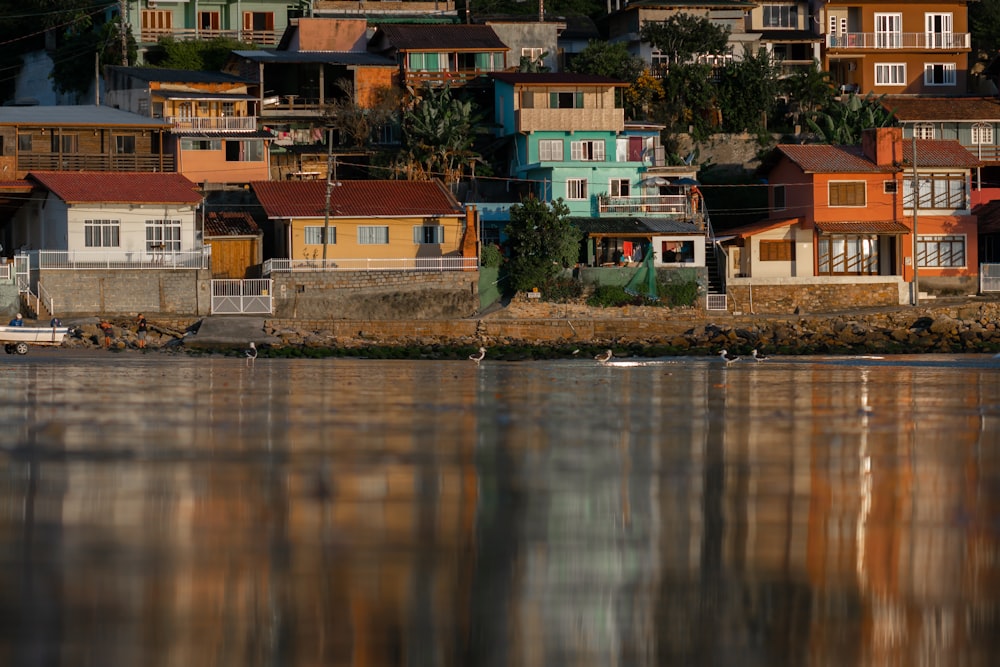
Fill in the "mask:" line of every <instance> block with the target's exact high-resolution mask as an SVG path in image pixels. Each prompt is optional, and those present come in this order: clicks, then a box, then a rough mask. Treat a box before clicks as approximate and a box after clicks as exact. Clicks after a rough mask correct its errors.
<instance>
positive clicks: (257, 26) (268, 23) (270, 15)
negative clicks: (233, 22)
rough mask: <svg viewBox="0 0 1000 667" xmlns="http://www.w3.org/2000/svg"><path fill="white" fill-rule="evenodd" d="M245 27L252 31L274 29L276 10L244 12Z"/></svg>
mask: <svg viewBox="0 0 1000 667" xmlns="http://www.w3.org/2000/svg"><path fill="white" fill-rule="evenodd" d="M243 29H244V30H249V31H251V32H263V31H273V30H274V12H243Z"/></svg>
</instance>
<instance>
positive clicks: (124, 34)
mask: <svg viewBox="0 0 1000 667" xmlns="http://www.w3.org/2000/svg"><path fill="white" fill-rule="evenodd" d="M127 16H128V5H127V4H126V2H125V0H118V19H119V22H118V32H119V33H121V41H122V44H121V46H122V67H128V31H127V26H128V21H126V20H125V19H126V17H127Z"/></svg>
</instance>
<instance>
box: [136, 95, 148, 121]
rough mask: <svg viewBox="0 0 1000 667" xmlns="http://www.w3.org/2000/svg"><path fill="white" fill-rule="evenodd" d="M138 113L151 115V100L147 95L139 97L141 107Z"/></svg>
mask: <svg viewBox="0 0 1000 667" xmlns="http://www.w3.org/2000/svg"><path fill="white" fill-rule="evenodd" d="M137 113H138V114H139V115H140V116H148V115H149V100H148V99H146V98H145V97H143V98H140V99H139V109H138V111H137Z"/></svg>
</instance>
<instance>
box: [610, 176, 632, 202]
mask: <svg viewBox="0 0 1000 667" xmlns="http://www.w3.org/2000/svg"><path fill="white" fill-rule="evenodd" d="M629 191H630V185H629V181H628V179H627V178H612V179H611V196H612V197H628V195H629Z"/></svg>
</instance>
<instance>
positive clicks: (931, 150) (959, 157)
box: [903, 139, 986, 169]
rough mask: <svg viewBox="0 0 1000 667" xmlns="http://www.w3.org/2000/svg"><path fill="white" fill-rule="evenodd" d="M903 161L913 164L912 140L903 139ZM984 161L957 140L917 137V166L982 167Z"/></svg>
mask: <svg viewBox="0 0 1000 667" xmlns="http://www.w3.org/2000/svg"><path fill="white" fill-rule="evenodd" d="M903 162H905V163H906V164H908V165H910V164H913V140H912V139H904V140H903ZM985 164H986V163H985V162H983V161H982V160H980V159H979V158H977V157H976V156H975V155H973V154H972V153H970V152H969V150H968V149H967V148H966V147H965V146H963V145H962V144H960V143H958V142H957V141H950V140H949V141H945V140H940V139H917V167H918V168H920V167H968V168H970V169H971V168H973V167H982V166H983V165H985Z"/></svg>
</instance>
